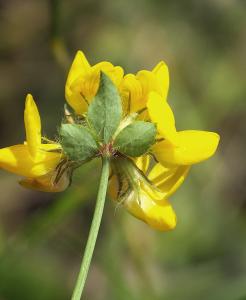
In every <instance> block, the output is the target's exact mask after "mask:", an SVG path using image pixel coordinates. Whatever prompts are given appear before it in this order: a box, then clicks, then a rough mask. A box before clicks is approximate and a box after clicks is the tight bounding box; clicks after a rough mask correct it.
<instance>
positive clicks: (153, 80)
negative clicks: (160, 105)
mask: <svg viewBox="0 0 246 300" xmlns="http://www.w3.org/2000/svg"><path fill="white" fill-rule="evenodd" d="M168 87H169V73H168V67H167V65H166V64H165V63H164V62H163V61H161V62H159V63H158V64H157V65H156V66H155V67H154V69H153V70H152V71H147V70H142V71H139V72H138V73H137V74H136V75H134V74H127V75H126V76H124V78H123V81H122V83H121V85H120V92H121V97H122V104H123V110H124V112H125V114H130V113H134V112H138V111H141V110H142V109H144V108H145V107H146V104H147V100H148V94H149V93H150V92H151V91H155V92H157V93H158V94H159V95H160V96H161V97H162V98H163V99H166V98H167V93H168Z"/></svg>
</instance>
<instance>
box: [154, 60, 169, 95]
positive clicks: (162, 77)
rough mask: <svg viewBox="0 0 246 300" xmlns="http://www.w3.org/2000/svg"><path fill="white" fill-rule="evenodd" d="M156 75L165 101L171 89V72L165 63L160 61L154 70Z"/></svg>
mask: <svg viewBox="0 0 246 300" xmlns="http://www.w3.org/2000/svg"><path fill="white" fill-rule="evenodd" d="M152 72H153V73H154V74H155V75H156V77H157V80H158V82H159V85H160V88H161V96H162V98H163V100H166V99H167V94H168V89H169V72H168V67H167V65H166V64H165V63H164V61H160V62H159V63H158V64H157V65H156V66H155V67H154V69H153V70H152Z"/></svg>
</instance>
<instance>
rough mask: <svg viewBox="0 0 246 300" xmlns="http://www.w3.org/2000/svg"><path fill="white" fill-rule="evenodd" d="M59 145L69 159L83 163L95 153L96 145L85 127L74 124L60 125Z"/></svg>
mask: <svg viewBox="0 0 246 300" xmlns="http://www.w3.org/2000/svg"><path fill="white" fill-rule="evenodd" d="M60 137H61V145H62V148H63V151H64V152H65V154H66V155H67V156H68V157H69V159H71V160H74V161H84V160H87V159H89V158H92V157H93V156H94V155H95V154H96V153H97V151H98V150H97V149H98V147H97V143H96V141H95V140H94V138H93V136H92V135H91V133H90V132H89V130H88V129H87V128H86V127H82V126H81V125H76V124H62V125H61V129H60Z"/></svg>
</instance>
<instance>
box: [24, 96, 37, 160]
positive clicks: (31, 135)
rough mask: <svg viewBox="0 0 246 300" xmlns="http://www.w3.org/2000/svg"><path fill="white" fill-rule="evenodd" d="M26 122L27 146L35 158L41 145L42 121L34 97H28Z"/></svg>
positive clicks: (25, 114) (25, 113)
mask: <svg viewBox="0 0 246 300" xmlns="http://www.w3.org/2000/svg"><path fill="white" fill-rule="evenodd" d="M24 121H25V127H26V140H27V145H28V148H29V151H30V154H31V156H32V157H35V156H36V154H37V151H38V148H39V146H40V144H41V120H40V116H39V112H38V108H37V106H36V104H35V102H34V100H33V97H32V95H30V94H28V95H27V97H26V104H25V112H24Z"/></svg>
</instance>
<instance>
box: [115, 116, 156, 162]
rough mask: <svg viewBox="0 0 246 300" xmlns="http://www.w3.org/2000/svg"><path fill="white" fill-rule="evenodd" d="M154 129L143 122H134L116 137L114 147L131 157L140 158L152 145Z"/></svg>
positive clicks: (154, 134)
mask: <svg viewBox="0 0 246 300" xmlns="http://www.w3.org/2000/svg"><path fill="white" fill-rule="evenodd" d="M155 136H156V127H155V125H154V124H152V123H149V122H144V121H135V122H134V123H132V124H130V125H128V126H127V127H125V128H124V129H123V130H122V131H121V132H120V133H119V134H118V135H117V137H116V139H115V142H114V147H115V148H117V149H118V150H119V151H120V152H121V153H123V154H125V155H129V156H132V157H137V156H141V155H142V154H144V153H146V152H147V151H148V150H149V148H150V147H151V146H152V145H153V144H154V142H155Z"/></svg>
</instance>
